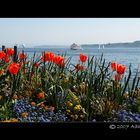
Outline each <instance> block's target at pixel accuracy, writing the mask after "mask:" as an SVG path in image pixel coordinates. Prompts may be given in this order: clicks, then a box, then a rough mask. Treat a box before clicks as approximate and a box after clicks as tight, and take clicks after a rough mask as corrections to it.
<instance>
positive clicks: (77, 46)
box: [70, 43, 83, 50]
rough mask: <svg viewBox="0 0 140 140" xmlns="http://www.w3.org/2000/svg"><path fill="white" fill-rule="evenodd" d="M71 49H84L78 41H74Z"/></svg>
mask: <svg viewBox="0 0 140 140" xmlns="http://www.w3.org/2000/svg"><path fill="white" fill-rule="evenodd" d="M70 49H71V50H83V48H82V47H81V46H79V45H77V44H76V43H73V44H72V45H71V46H70Z"/></svg>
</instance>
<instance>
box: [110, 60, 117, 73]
mask: <svg viewBox="0 0 140 140" xmlns="http://www.w3.org/2000/svg"><path fill="white" fill-rule="evenodd" d="M117 65H118V64H117V63H116V62H112V63H111V68H112V70H113V71H116V69H117Z"/></svg>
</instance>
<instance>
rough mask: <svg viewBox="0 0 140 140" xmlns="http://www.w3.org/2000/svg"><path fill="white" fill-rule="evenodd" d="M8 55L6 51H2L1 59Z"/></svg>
mask: <svg viewBox="0 0 140 140" xmlns="http://www.w3.org/2000/svg"><path fill="white" fill-rule="evenodd" d="M5 57H6V53H5V52H3V51H0V59H3V58H5Z"/></svg>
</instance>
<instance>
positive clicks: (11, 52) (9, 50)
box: [6, 48, 14, 56]
mask: <svg viewBox="0 0 140 140" xmlns="http://www.w3.org/2000/svg"><path fill="white" fill-rule="evenodd" d="M6 54H7V55H8V56H11V55H14V50H13V49H12V48H7V49H6Z"/></svg>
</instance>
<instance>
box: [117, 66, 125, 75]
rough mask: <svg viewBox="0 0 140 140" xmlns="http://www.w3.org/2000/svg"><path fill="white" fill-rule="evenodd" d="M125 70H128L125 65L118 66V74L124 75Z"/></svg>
mask: <svg viewBox="0 0 140 140" xmlns="http://www.w3.org/2000/svg"><path fill="white" fill-rule="evenodd" d="M125 70H126V67H125V66H124V65H123V64H118V65H117V70H116V71H117V73H118V74H124V72H125Z"/></svg>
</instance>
